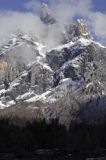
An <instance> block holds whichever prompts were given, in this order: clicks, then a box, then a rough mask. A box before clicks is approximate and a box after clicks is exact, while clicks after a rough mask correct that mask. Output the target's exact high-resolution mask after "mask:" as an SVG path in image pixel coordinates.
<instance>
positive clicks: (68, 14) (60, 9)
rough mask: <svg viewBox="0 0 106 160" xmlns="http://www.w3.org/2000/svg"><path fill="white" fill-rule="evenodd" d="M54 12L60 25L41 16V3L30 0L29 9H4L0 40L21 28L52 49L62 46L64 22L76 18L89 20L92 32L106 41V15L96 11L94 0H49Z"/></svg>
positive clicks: (0, 19) (27, 6)
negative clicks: (6, 10)
mask: <svg viewBox="0 0 106 160" xmlns="http://www.w3.org/2000/svg"><path fill="white" fill-rule="evenodd" d="M48 3H49V6H50V9H51V14H52V15H53V17H54V18H55V19H56V21H57V24H55V25H52V26H51V27H50V26H46V25H44V24H43V23H42V21H41V20H40V18H39V12H40V9H41V2H40V1H39V0H30V1H29V2H28V3H26V4H24V6H25V7H26V9H27V10H28V12H25V13H24V12H15V11H8V12H0V22H1V25H0V41H2V40H3V39H4V38H5V37H7V36H8V35H10V34H11V33H16V32H17V30H20V31H22V32H24V33H28V34H32V35H34V36H36V37H37V38H38V39H39V41H42V42H44V43H46V44H47V45H48V48H50V47H53V46H55V45H59V44H60V42H61V32H62V30H63V29H64V25H65V24H67V23H71V22H73V21H74V19H75V18H76V17H83V18H84V19H86V21H87V23H88V25H89V28H90V31H91V32H93V34H95V35H96V37H97V38H98V39H99V40H100V41H101V42H103V43H105V44H106V29H105V28H106V22H105V18H106V14H105V13H101V12H94V11H93V0H48Z"/></svg>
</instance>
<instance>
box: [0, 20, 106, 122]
mask: <svg viewBox="0 0 106 160" xmlns="http://www.w3.org/2000/svg"><path fill="white" fill-rule="evenodd" d="M54 23H55V22H54ZM49 27H50V26H49ZM70 27H73V26H70ZM81 27H84V29H83V32H82V30H81ZM65 34H66V35H65V37H68V38H67V39H68V41H64V43H61V44H60V45H59V46H56V47H54V48H51V49H49V50H47V48H48V47H47V48H46V46H47V44H45V45H44V44H42V43H41V42H39V41H38V39H37V38H35V37H32V36H31V35H28V34H17V35H12V36H11V38H9V39H8V40H7V41H5V43H4V45H3V44H2V46H1V47H0V109H1V110H0V114H2V113H3V114H4V113H5V112H6V113H9V114H10V115H11V114H12V113H13V114H14V115H15V111H16V110H15V111H14V112H13V111H12V113H11V109H12V110H13V108H14V109H17V110H18V108H19V109H20V106H21V107H24V109H26V110H27V109H29V108H30V110H32V111H33V109H36V112H37V113H38V110H39V112H40V113H41V115H43V116H44V117H45V118H47V119H51V118H56V117H58V118H59V120H60V122H61V123H66V122H67V123H68V122H70V121H71V120H75V121H77V120H78V121H82V119H80V111H81V109H84V108H86V107H87V106H88V107H90V109H91V108H92V111H91V110H90V111H89V109H88V108H87V112H88V115H89V112H90V114H91V112H92V113H93V112H94V110H93V109H95V106H97V110H96V111H97V114H98V112H99V111H100V110H99V109H100V105H101V99H102V102H103V105H102V110H104V111H105V106H106V104H105V98H103V97H105V95H106V80H105V78H106V71H105V70H106V64H105V61H106V48H105V47H104V46H102V45H101V44H99V43H98V42H95V41H94V40H92V39H91V38H90V35H89V32H88V31H87V29H86V25H85V24H82V20H81V21H78V22H77V23H76V25H75V26H74V28H73V33H70V32H69V31H66V32H65ZM63 39H64V36H63ZM81 106H82V107H83V108H81ZM85 106H86V107H85ZM7 110H8V112H7ZM105 113H106V112H104V114H105ZM84 114H85V112H84V113H83V117H84V116H85V117H86V114H85V115H84ZM104 114H103V116H100V117H102V118H103V117H104ZM88 117H89V116H88ZM92 117H93V116H92ZM98 117H99V116H98ZM35 118H36V117H35ZM102 118H101V119H102ZM98 119H99V118H98ZM88 121H89V120H88ZM91 121H93V118H92V119H91Z"/></svg>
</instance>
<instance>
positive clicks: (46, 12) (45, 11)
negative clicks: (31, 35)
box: [40, 3, 55, 24]
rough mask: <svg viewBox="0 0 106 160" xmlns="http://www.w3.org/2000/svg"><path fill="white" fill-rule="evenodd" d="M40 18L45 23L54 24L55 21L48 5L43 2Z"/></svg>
mask: <svg viewBox="0 0 106 160" xmlns="http://www.w3.org/2000/svg"><path fill="white" fill-rule="evenodd" d="M40 18H41V20H42V21H43V22H44V23H45V24H54V23H55V19H54V18H53V16H52V14H51V12H50V9H49V7H48V5H47V4H45V3H42V4H41V13H40Z"/></svg>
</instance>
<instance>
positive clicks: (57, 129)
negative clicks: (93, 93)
mask: <svg viewBox="0 0 106 160" xmlns="http://www.w3.org/2000/svg"><path fill="white" fill-rule="evenodd" d="M41 148H42V149H70V151H77V152H78V151H80V152H81V151H88V150H89V151H90V150H100V149H105V148H106V122H104V123H103V124H98V125H87V124H71V125H70V127H69V129H68V130H67V129H66V127H65V126H64V125H61V124H59V123H58V120H52V122H51V123H49V124H47V123H46V121H45V120H41V121H38V122H37V121H33V122H32V123H31V122H28V123H27V124H26V125H25V126H23V127H22V126H19V125H14V124H12V123H10V122H9V120H8V119H1V120H0V151H5V150H9V151H19V152H21V151H27V152H28V151H29V152H30V151H31V152H32V151H35V150H36V149H41Z"/></svg>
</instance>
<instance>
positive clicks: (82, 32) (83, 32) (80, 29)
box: [76, 19, 91, 39]
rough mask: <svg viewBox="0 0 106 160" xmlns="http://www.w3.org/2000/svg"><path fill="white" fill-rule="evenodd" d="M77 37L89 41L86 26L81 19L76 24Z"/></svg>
mask: <svg viewBox="0 0 106 160" xmlns="http://www.w3.org/2000/svg"><path fill="white" fill-rule="evenodd" d="M76 28H77V29H76V30H77V35H78V36H82V37H84V38H86V39H90V38H91V36H90V33H89V31H88V28H87V25H86V23H85V21H84V20H83V19H78V20H77V23H76Z"/></svg>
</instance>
